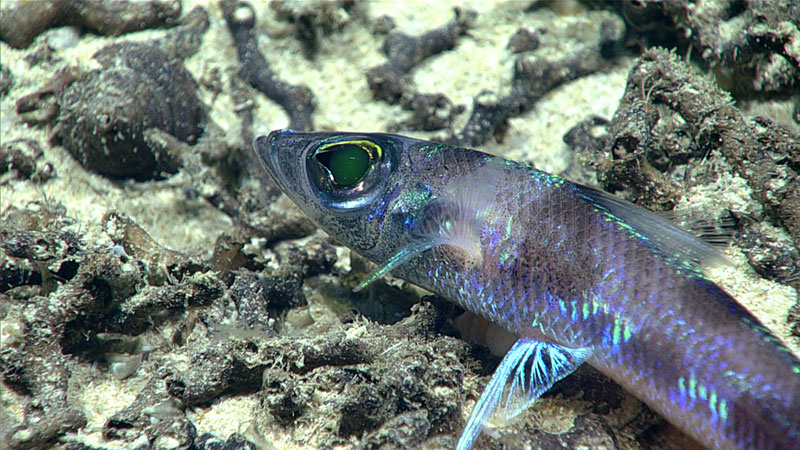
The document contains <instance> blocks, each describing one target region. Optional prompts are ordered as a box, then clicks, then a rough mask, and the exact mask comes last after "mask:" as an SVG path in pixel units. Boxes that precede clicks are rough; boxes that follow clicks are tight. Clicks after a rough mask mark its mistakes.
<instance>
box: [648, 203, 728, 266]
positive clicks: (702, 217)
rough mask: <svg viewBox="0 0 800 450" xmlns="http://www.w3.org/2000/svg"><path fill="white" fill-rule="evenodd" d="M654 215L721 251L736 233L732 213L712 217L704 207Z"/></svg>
mask: <svg viewBox="0 0 800 450" xmlns="http://www.w3.org/2000/svg"><path fill="white" fill-rule="evenodd" d="M654 214H656V215H657V216H659V217H661V218H663V219H666V220H667V221H669V222H671V223H673V224H675V225H677V226H678V227H680V228H683V229H684V230H686V231H687V232H689V233H691V234H692V235H694V236H695V237H696V238H698V239H700V240H701V241H703V242H705V243H706V244H708V245H710V246H711V247H712V248H714V249H715V250H719V251H722V250H724V249H725V248H726V247H727V246H728V245H730V243H731V242H732V241H733V238H734V235H735V233H736V220H735V219H734V218H733V216H732V215H731V214H730V212H728V213H727V214H726V215H723V216H721V217H720V216H716V215H712V213H711V212H710V211H708V210H707V209H705V208H703V207H702V206H690V207H688V208H682V209H680V210H672V211H659V212H655V213H654ZM720 256H721V257H724V256H723V255H720Z"/></svg>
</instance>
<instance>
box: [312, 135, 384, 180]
mask: <svg viewBox="0 0 800 450" xmlns="http://www.w3.org/2000/svg"><path fill="white" fill-rule="evenodd" d="M380 154H381V149H380V147H378V146H377V145H375V144H374V143H372V142H369V141H350V142H337V143H334V144H331V145H327V146H324V147H321V148H320V149H319V150H317V153H316V155H315V158H316V160H317V161H318V162H319V163H320V164H321V165H322V166H324V167H325V169H327V172H328V173H329V174H330V177H331V181H332V182H333V183H334V184H336V185H337V186H339V187H342V188H347V187H350V186H353V185H355V184H356V183H358V182H359V181H361V180H362V179H363V178H364V176H365V175H366V174H367V171H369V168H370V165H371V163H372V162H373V161H375V160H377V159H378V158H379V157H380Z"/></svg>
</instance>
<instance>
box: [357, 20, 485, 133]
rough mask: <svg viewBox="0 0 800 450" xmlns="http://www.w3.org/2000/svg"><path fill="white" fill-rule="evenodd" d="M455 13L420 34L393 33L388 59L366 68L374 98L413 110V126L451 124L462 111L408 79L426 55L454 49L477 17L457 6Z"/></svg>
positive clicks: (386, 44) (386, 46)
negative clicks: (453, 17)
mask: <svg viewBox="0 0 800 450" xmlns="http://www.w3.org/2000/svg"><path fill="white" fill-rule="evenodd" d="M455 14H456V18H455V19H454V20H452V21H450V22H448V23H447V24H445V25H443V26H441V27H439V28H435V29H433V30H431V31H428V32H427V33H425V34H422V35H420V36H410V35H408V34H405V33H403V32H400V31H392V32H390V33H389V35H388V36H386V40H385V41H384V43H383V52H384V53H386V57H387V58H388V59H389V61H388V62H387V63H384V64H381V65H379V66H376V67H373V68H371V69H369V71H367V83H369V87H370V89H371V90H372V95H373V97H375V98H376V99H378V100H384V101H386V102H388V103H390V104H395V103H400V105H401V106H402V107H403V109H406V110H411V111H413V112H414V119H412V120H413V123H411V124H410V125H411V126H414V127H418V128H420V129H423V130H438V129H441V128H445V127H449V126H450V124H451V122H452V121H453V118H454V117H455V116H456V115H458V114H459V113H461V112H462V111H463V108H461V107H455V106H453V104H452V102H451V101H450V100H449V99H448V98H447V97H445V96H444V95H442V94H423V93H419V92H416V91H415V90H414V88H413V83H412V82H411V81H410V80H409V78H408V74H409V72H410V71H411V69H413V68H414V66H416V65H418V64H419V63H421V62H422V61H424V60H425V59H426V58H428V57H430V56H433V55H435V54H438V53H441V52H443V51H445V50H449V49H451V48H453V47H454V46H455V45H456V42H457V40H458V38H459V37H461V36H462V35H464V34H466V32H467V30H468V29H469V28H470V27H471V26H472V24H473V23H474V21H475V19H476V17H477V14H476V13H475V12H474V11H466V12H465V11H461V10H460V9H458V8H456V10H455Z"/></svg>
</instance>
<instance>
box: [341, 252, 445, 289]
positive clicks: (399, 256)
mask: <svg viewBox="0 0 800 450" xmlns="http://www.w3.org/2000/svg"><path fill="white" fill-rule="evenodd" d="M435 246H436V242H435V241H420V242H418V243H415V244H412V245H409V246H406V247H403V248H402V249H400V251H398V252H397V253H395V254H394V255H392V256H391V257H390V258H389V259H387V260H386V262H384V263H383V264H381V265H379V266H378V267H376V268H375V270H373V271H372V272H370V273H369V274H368V275H367V276H366V277H364V279H363V280H361V282H360V283H358V286H356V287H355V288H354V289H353V292H360V291H361V290H363V289H364V288H366V287H367V286H369V285H370V284H372V283H373V282H375V281H377V280H379V279H381V278H383V277H384V276H386V275H387V274H388V273H389V272H391V271H392V269H395V268H397V267H400V266H401V265H403V264H405V263H407V262H408V261H410V260H411V259H412V258H414V257H415V256H417V255H419V254H420V253H422V252H424V251H426V250H429V249H431V248H433V247H435Z"/></svg>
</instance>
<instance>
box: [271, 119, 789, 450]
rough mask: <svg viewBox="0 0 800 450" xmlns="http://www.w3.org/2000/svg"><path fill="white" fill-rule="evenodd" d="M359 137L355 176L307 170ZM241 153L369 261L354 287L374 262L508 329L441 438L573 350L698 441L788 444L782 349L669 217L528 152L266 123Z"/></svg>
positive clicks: (703, 250)
mask: <svg viewBox="0 0 800 450" xmlns="http://www.w3.org/2000/svg"><path fill="white" fill-rule="evenodd" d="M364 141H368V142H371V143H372V144H373V145H374V146H375V148H380V149H381V151H380V152H376V151H375V150H374V149H373V147H369V148H364V149H363V151H364V152H365V153H369V155H368V156H369V158H370V161H371V162H370V166H369V169H366V170H365V171H364V173H358V174H357V175H361V178H359V181H358V182H357V183H355V184H353V185H348V186H338V185H335V184H332V183H333V181H331V180H333V179H334V178H335V177H333V176H330V177H328V179H326V178H325V177H324V176H323V177H321V178H313V177H310V176H309V173H322V174H325V173H326V171H328V172H330V171H332V170H338V169H335V168H330V167H327V166H324V160H325V159H326V158H317V157H316V155H317V152H320V151H337V148H339V146H341V148H346V149H347V151H348V152H353V151H354V149H353V147H352V146H353V145H359V144H357V143H358V142H364ZM255 148H256V151H257V153H258V155H259V156H260V157H261V159H262V161H263V162H264V165H265V167H266V168H267V172H268V173H270V175H271V176H272V177H273V178H274V179H275V181H276V182H277V184H278V185H279V186H280V187H281V189H282V190H283V191H284V192H285V193H286V194H287V195H288V196H289V197H290V198H291V199H292V200H293V201H294V202H295V203H297V205H298V206H299V207H300V208H301V209H302V210H303V211H304V212H306V214H308V215H309V216H310V217H311V219H313V220H314V221H315V222H317V223H318V224H319V225H320V226H321V227H323V228H324V229H325V230H326V231H327V232H329V233H330V234H332V235H333V236H334V237H335V238H336V239H338V240H339V241H340V242H342V243H344V244H345V245H349V246H351V248H354V249H355V250H357V251H359V252H360V253H361V254H363V255H364V256H366V257H368V258H370V259H372V260H373V261H375V262H376V263H377V264H378V265H379V267H378V269H376V271H374V272H373V273H372V274H371V275H369V276H368V277H367V279H365V281H364V282H362V284H361V285H359V288H357V289H361V288H363V287H364V286H365V285H367V284H369V283H370V282H372V281H374V280H376V279H378V278H380V277H381V276H383V275H384V274H386V273H388V272H390V271H391V272H392V274H394V275H395V276H398V277H400V278H403V279H406V280H408V281H410V282H412V283H415V284H417V285H419V286H422V287H424V288H426V289H429V290H431V291H433V292H436V293H438V294H439V295H441V296H443V297H446V298H448V299H449V300H451V301H453V302H455V303H457V304H459V305H460V306H462V307H463V308H465V309H467V310H470V311H472V312H473V313H476V314H478V315H480V316H482V317H484V318H485V319H488V320H490V321H492V322H494V323H496V324H498V325H500V326H502V327H504V328H505V329H507V330H508V331H510V332H511V333H513V334H514V335H516V336H517V338H518V340H517V342H516V343H515V344H514V345H513V346H512V348H511V349H510V350H509V352H508V353H507V354H506V356H505V357H504V359H503V361H502V362H501V363H500V366H499V367H498V368H497V371H496V372H495V374H494V375H493V376H492V378H491V380H490V381H489V384H488V385H487V387H486V389H485V391H484V393H483V395H482V396H481V398H480V399H479V401H478V403H477V404H476V406H475V410H474V411H473V413H472V415H471V416H470V419H469V421H468V422H467V424H466V427H465V430H464V432H463V434H462V436H461V439H460V441H459V443H458V448H460V449H468V448H470V447H472V446H473V444H474V443H475V441H476V439H477V438H478V435H479V434H480V431H481V429H482V427H483V425H484V423H485V422H486V420H487V419H488V418H489V416H490V415H492V414H501V415H504V416H506V417H513V416H514V415H516V414H518V413H519V412H520V411H521V410H522V409H524V408H525V407H527V406H529V405H530V404H531V403H532V402H533V401H534V400H535V399H536V398H537V397H538V396H539V395H540V394H541V393H543V392H545V391H546V390H547V389H549V388H550V387H551V386H552V384H553V383H555V382H556V381H558V380H559V379H561V378H563V377H564V376H567V375H568V374H569V373H571V372H572V371H574V370H575V369H576V368H577V367H578V366H579V365H580V364H581V363H583V362H586V363H588V364H590V365H592V366H594V367H595V368H597V369H598V370H600V371H601V372H603V373H604V374H606V375H607V376H609V377H610V378H612V379H613V380H615V381H616V382H617V383H619V384H620V385H621V386H623V387H624V388H625V389H626V390H628V391H629V392H631V393H632V394H634V395H636V396H637V397H638V398H640V399H641V400H643V401H644V402H645V403H647V404H648V405H650V407H652V408H653V409H654V410H656V411H658V412H659V413H660V414H662V415H663V416H664V417H666V418H667V420H669V421H670V422H672V423H673V424H675V425H676V426H677V427H679V428H680V429H681V430H683V431H684V432H686V433H687V434H689V435H691V436H692V437H694V438H695V439H696V440H697V441H699V442H701V443H703V444H704V445H706V446H707V447H709V448H725V449H733V448H764V449H767V448H786V449H797V448H800V361H798V359H797V358H796V357H795V356H794V355H793V354H792V353H791V351H790V350H789V349H788V348H786V347H785V346H784V345H783V344H782V343H781V342H780V340H779V339H777V338H776V337H775V336H773V335H772V334H770V332H769V331H768V330H767V329H766V328H765V327H764V326H763V325H761V324H760V323H759V322H758V320H757V319H755V318H754V317H753V316H752V315H750V313H748V312H747V311H746V310H745V309H744V308H743V307H742V306H741V305H740V304H739V303H738V302H737V301H736V300H735V299H734V298H733V297H731V296H730V295H729V294H728V293H726V292H725V291H724V290H723V289H721V288H720V287H719V286H717V285H716V284H714V282H713V281H711V280H709V279H708V278H706V277H705V276H704V275H703V274H702V270H701V269H702V267H703V265H704V264H710V263H712V262H713V261H714V260H715V258H716V257H717V256H716V253H715V252H714V251H713V250H711V249H710V248H709V247H707V246H706V245H705V244H704V243H702V242H700V241H699V240H697V239H695V238H694V237H692V236H691V235H689V234H688V233H686V232H684V231H682V230H680V229H678V228H677V227H675V226H674V225H672V224H670V223H668V222H666V221H664V220H662V219H660V218H658V217H656V216H655V215H653V214H652V213H649V212H647V211H645V210H642V209H640V208H638V207H636V206H634V205H632V204H629V203H627V202H624V201H622V200H620V199H617V198H615V197H613V196H611V195H610V194H607V193H604V192H602V191H598V190H595V189H592V188H589V187H586V186H581V185H578V184H574V183H571V182H569V181H566V180H564V179H562V178H559V177H556V176H553V175H550V174H547V173H544V172H540V171H538V170H536V169H534V168H532V167H531V166H529V165H525V164H520V163H516V162H513V161H508V160H505V159H502V158H498V157H494V156H491V155H488V154H485V153H482V152H478V151H475V150H469V149H463V148H455V147H449V146H446V145H443V144H436V143H432V142H427V141H421V140H416V139H412V138H408V137H403V136H397V135H388V134H378V133H296V132H292V131H288V130H284V131H276V132H273V133H271V134H270V135H269V136H262V137H260V138H258V139H257V140H256V142H255ZM320 149H322V150H320ZM356 151H357V150H356ZM327 159H330V158H327ZM315 164H316V165H318V166H315V167H314V169H315V171H310V170H309V168H308V166H309V165H315ZM376 206H379V207H376Z"/></svg>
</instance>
